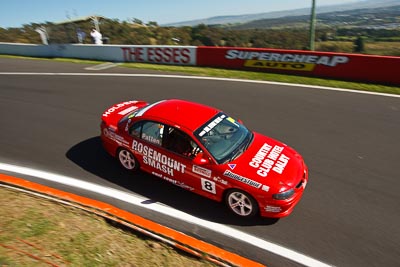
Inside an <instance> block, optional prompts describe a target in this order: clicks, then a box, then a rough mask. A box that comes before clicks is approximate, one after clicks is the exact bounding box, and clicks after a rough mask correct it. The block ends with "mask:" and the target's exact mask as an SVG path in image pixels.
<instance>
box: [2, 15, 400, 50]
mask: <svg viewBox="0 0 400 267" xmlns="http://www.w3.org/2000/svg"><path fill="white" fill-rule="evenodd" d="M42 26H44V27H45V28H46V31H47V33H48V36H49V43H50V44H57V43H77V42H78V38H77V31H78V30H80V31H83V32H85V33H86V36H85V38H84V43H92V40H91V39H90V34H89V33H90V30H91V28H93V24H92V22H91V21H82V22H75V23H65V24H53V23H45V24H36V23H32V24H29V25H24V26H23V27H20V28H7V29H4V28H0V42H12V43H33V44H40V43H41V38H40V36H39V34H38V33H37V32H36V29H37V28H38V27H42ZM99 26H100V30H101V33H102V34H103V37H104V38H105V39H104V40H105V43H110V44H124V45H184V46H188V45H191V46H231V47H252V48H279V49H300V50H304V49H307V48H308V47H307V46H308V43H309V41H308V40H309V33H308V30H307V29H306V28H303V27H299V28H295V27H294V28H280V29H260V28H258V29H236V28H235V27H234V26H233V25H232V26H230V25H225V26H220V25H204V24H200V25H197V26H194V27H189V26H187V27H163V26H159V25H158V24H157V22H152V21H150V22H148V23H146V24H145V23H143V22H142V21H140V20H138V19H133V20H131V21H119V20H117V19H102V20H101V21H100V24H99ZM399 36H400V30H398V29H397V30H373V29H368V30H366V29H357V28H353V29H348V28H340V27H338V28H332V27H330V28H321V29H317V32H316V40H317V41H320V42H326V41H332V40H342V41H343V40H344V39H345V40H351V41H353V42H354V52H362V51H359V50H360V47H363V43H360V42H363V40H365V39H373V40H379V39H380V38H383V39H385V40H386V41H391V40H392V39H393V40H392V41H399ZM328 47H329V46H328ZM318 50H323V51H328V50H329V48H323V47H322V48H320V49H318ZM339 50H340V49H339ZM332 52H342V51H332ZM347 52H348V51H347Z"/></svg>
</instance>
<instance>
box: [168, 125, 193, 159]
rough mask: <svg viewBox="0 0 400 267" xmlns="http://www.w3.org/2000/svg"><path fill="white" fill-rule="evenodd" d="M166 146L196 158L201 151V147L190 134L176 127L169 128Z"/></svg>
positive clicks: (178, 152)
mask: <svg viewBox="0 0 400 267" xmlns="http://www.w3.org/2000/svg"><path fill="white" fill-rule="evenodd" d="M164 147H165V148H166V149H168V150H171V151H173V152H175V153H177V154H180V155H183V156H186V157H189V158H194V157H195V156H196V155H197V154H198V153H199V152H201V149H200V147H199V146H198V145H197V144H196V142H194V141H193V140H192V139H191V138H190V136H188V135H187V134H185V133H184V132H182V131H181V130H178V129H176V128H174V127H169V128H168V135H167V136H166V137H165V143H164Z"/></svg>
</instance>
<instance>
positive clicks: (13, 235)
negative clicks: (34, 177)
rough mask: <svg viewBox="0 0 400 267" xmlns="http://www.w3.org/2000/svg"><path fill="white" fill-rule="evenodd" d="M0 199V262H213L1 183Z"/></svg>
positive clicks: (200, 266) (197, 265)
mask: <svg viewBox="0 0 400 267" xmlns="http://www.w3.org/2000/svg"><path fill="white" fill-rule="evenodd" d="M0 203H2V207H1V209H0V218H1V220H0V266H32V267H35V266H38V267H40V266H50V265H49V264H46V263H45V262H50V263H51V264H53V266H71V267H73V266H79V267H80V266H91V267H92V266H93V267H95V266H99V267H103V266H107V267H108V266H110V267H111V266H116V267H117V266H193V267H214V266H216V265H215V264H213V263H211V262H209V261H206V260H203V259H199V258H195V257H192V256H190V255H189V254H186V253H184V252H183V251H179V250H176V249H174V248H173V247H170V246H168V245H166V244H164V243H160V242H158V241H157V240H155V239H152V238H150V237H147V236H144V235H141V234H140V233H138V232H135V231H133V230H129V229H128V228H124V227H118V226H119V225H118V224H116V223H109V221H107V220H105V219H103V218H102V217H99V216H97V215H94V214H91V213H88V212H85V211H83V210H80V209H77V208H74V207H71V206H66V205H63V204H60V203H56V202H53V201H51V200H47V199H45V198H41V197H38V196H35V195H30V194H27V193H23V192H19V191H15V190H13V189H8V188H3V187H0ZM32 255H34V256H35V257H36V258H35V257H32Z"/></svg>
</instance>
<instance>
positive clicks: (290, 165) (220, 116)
mask: <svg viewBox="0 0 400 267" xmlns="http://www.w3.org/2000/svg"><path fill="white" fill-rule="evenodd" d="M101 140H102V143H103V146H104V148H105V150H106V151H107V152H108V153H109V154H111V155H112V156H114V157H116V158H117V159H118V160H119V162H120V163H121V165H122V166H123V167H124V168H125V169H128V170H131V171H136V170H139V169H142V170H143V171H145V172H149V173H151V174H153V175H155V176H157V177H160V178H161V179H164V180H166V181H168V182H171V183H173V184H174V185H177V186H179V187H182V188H184V189H187V190H190V191H193V192H195V193H197V194H200V195H202V196H205V197H207V198H210V199H213V200H216V201H224V202H225V203H226V205H227V207H228V208H229V209H230V210H231V211H232V212H233V213H234V214H236V215H239V216H242V217H252V216H254V215H256V214H259V215H261V216H264V217H272V218H279V217H284V216H287V215H289V214H290V213H291V212H292V210H293V208H294V206H295V205H296V204H297V203H298V202H299V200H300V198H301V196H302V194H303V191H304V189H305V187H306V184H307V181H308V169H307V166H306V165H305V164H304V161H303V158H302V157H301V156H300V155H299V154H298V153H297V152H296V151H295V150H293V149H292V148H290V147H288V146H287V145H285V144H282V143H280V142H279V141H276V140H274V139H272V138H269V137H266V136H264V135H261V134H259V133H256V132H252V131H249V130H248V129H247V128H246V127H245V126H244V125H243V124H242V123H241V122H240V121H237V120H235V119H233V118H232V117H230V116H229V115H227V114H225V113H224V112H222V111H221V110H218V109H216V108H212V107H208V106H205V105H201V104H197V103H193V102H189V101H184V100H163V101H159V102H156V103H153V104H149V103H147V102H144V101H127V102H122V103H119V104H116V105H114V106H112V107H110V108H108V109H107V110H106V111H105V112H104V113H103V115H102V123H101Z"/></svg>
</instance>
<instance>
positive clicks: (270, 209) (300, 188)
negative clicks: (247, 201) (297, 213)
mask: <svg viewBox="0 0 400 267" xmlns="http://www.w3.org/2000/svg"><path fill="white" fill-rule="evenodd" d="M307 183H308V169H307V167H305V171H304V176H303V177H302V179H301V182H300V183H299V184H298V185H297V186H296V188H295V193H294V195H293V196H292V197H291V198H289V199H285V200H275V199H268V200H267V199H265V201H263V203H259V207H260V215H261V216H262V217H268V218H282V217H286V216H288V215H289V214H290V213H292V211H293V209H294V207H295V206H296V205H297V203H298V202H299V201H300V199H301V197H302V195H303V193H304V189H305V188H306V185H307Z"/></svg>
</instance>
